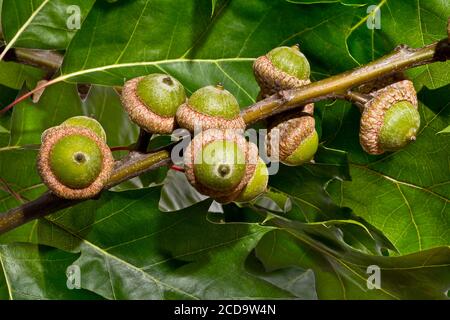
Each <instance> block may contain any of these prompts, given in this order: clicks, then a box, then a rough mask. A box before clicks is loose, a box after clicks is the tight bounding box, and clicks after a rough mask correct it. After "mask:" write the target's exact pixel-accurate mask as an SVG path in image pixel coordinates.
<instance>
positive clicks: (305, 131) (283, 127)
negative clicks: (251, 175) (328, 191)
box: [266, 113, 319, 166]
mask: <svg viewBox="0 0 450 320" xmlns="http://www.w3.org/2000/svg"><path fill="white" fill-rule="evenodd" d="M277 146H278V152H276V150H277V149H276V147H277ZM318 147H319V136H318V134H317V131H316V128H315V120H314V117H312V116H311V115H309V114H306V113H300V114H299V115H297V116H293V117H292V116H291V118H288V119H287V120H286V119H285V118H279V119H277V121H275V122H274V124H272V126H271V128H270V130H269V133H268V134H267V141H266V148H267V154H268V156H269V157H270V158H271V159H272V161H280V162H281V163H283V164H285V165H288V166H299V165H302V164H304V163H307V162H311V161H313V158H314V155H315V153H316V152H317V149H318Z"/></svg>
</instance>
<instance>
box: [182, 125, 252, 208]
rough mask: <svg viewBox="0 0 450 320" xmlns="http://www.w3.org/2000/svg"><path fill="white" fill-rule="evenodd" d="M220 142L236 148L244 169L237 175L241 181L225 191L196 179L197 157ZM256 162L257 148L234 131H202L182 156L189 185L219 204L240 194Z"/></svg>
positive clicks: (229, 186)
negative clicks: (241, 156)
mask: <svg viewBox="0 0 450 320" xmlns="http://www.w3.org/2000/svg"><path fill="white" fill-rule="evenodd" d="M220 141H222V142H224V141H225V144H224V145H226V142H231V143H232V144H234V145H236V146H237V149H238V150H239V151H238V152H239V153H241V154H242V155H243V160H244V163H243V165H244V169H245V170H244V171H243V172H242V175H240V173H239V176H240V177H242V179H240V181H233V182H235V183H234V184H233V185H228V186H227V188H225V189H222V188H214V187H213V186H212V185H209V186H207V185H205V184H202V183H201V182H200V179H199V178H200V177H199V178H197V177H196V167H198V166H197V165H198V163H196V162H198V161H199V160H202V159H203V158H202V157H200V156H199V155H201V156H203V151H204V150H205V148H207V146H208V145H210V144H212V143H217V142H220ZM220 151H221V150H220ZM199 157H200V159H199ZM196 160H197V161H196ZM257 162H258V148H257V147H256V146H255V145H254V144H253V143H249V142H247V140H246V139H245V138H244V137H243V136H242V135H240V134H238V133H236V132H235V131H234V130H219V129H209V130H206V131H203V132H201V133H199V134H198V135H196V136H195V137H194V138H193V139H192V141H191V143H190V144H189V145H188V147H187V148H186V151H185V154H184V165H185V173H186V177H187V179H188V181H189V182H190V183H191V185H192V186H193V187H194V188H195V189H197V190H198V191H199V192H200V193H202V194H205V195H207V196H210V197H212V198H214V199H215V200H216V201H218V202H221V203H228V202H230V201H233V200H234V199H235V198H236V197H237V196H238V195H239V194H240V193H241V191H242V190H243V189H244V187H245V186H246V185H247V183H248V182H249V181H250V179H251V177H252V176H253V173H254V172H255V169H256V165H257ZM200 165H201V163H200ZM239 170H240V169H239ZM220 189H221V190H220Z"/></svg>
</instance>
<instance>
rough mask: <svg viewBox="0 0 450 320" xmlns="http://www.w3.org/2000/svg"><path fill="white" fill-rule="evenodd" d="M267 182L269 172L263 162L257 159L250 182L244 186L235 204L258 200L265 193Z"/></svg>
mask: <svg viewBox="0 0 450 320" xmlns="http://www.w3.org/2000/svg"><path fill="white" fill-rule="evenodd" d="M268 182H269V172H268V170H267V166H266V164H265V163H264V160H263V159H261V158H258V164H257V165H256V169H255V172H254V173H253V175H252V177H251V178H250V181H249V182H248V183H247V185H246V186H245V188H244V190H242V192H241V193H240V194H239V196H238V197H237V198H236V199H235V200H234V201H235V202H250V201H253V200H255V199H256V198H258V197H259V196H260V195H261V194H263V193H264V192H266V190H267V183H268Z"/></svg>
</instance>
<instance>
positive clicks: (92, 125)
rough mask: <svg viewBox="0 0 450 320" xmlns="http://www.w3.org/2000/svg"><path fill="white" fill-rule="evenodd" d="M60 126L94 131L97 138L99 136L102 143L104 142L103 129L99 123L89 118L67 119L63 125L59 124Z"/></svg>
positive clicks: (104, 133) (104, 134)
mask: <svg viewBox="0 0 450 320" xmlns="http://www.w3.org/2000/svg"><path fill="white" fill-rule="evenodd" d="M61 125H62V126H69V127H81V128H87V129H91V130H92V131H94V132H95V133H96V134H97V136H99V137H100V138H101V139H102V140H103V141H105V142H106V132H105V130H104V129H103V127H102V125H101V124H100V122H98V121H97V120H95V119H94V118H91V117H86V116H76V117H72V118H69V119H67V120H66V121H64V122H63V123H61Z"/></svg>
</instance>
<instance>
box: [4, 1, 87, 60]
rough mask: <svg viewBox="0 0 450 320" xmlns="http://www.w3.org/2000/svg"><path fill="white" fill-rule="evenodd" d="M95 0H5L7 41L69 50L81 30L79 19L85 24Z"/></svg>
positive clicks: (14, 44)
mask: <svg viewBox="0 0 450 320" xmlns="http://www.w3.org/2000/svg"><path fill="white" fill-rule="evenodd" d="M94 1H95V0H51V1H50V0H25V1H15V0H4V1H3V9H2V19H1V21H2V27H3V34H4V37H5V40H6V42H7V43H8V45H12V46H14V47H26V48H33V49H38V48H39V49H66V48H67V45H68V44H69V42H70V40H71V39H72V37H73V36H74V35H75V33H76V32H77V31H78V27H77V26H76V23H77V22H78V19H79V22H80V25H79V27H81V24H82V23H83V21H84V19H85V18H86V16H87V14H88V12H89V10H90V9H91V7H92V5H93V4H94ZM78 13H79V14H80V15H79V18H78V16H77V14H78ZM0 60H1V59H0Z"/></svg>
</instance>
